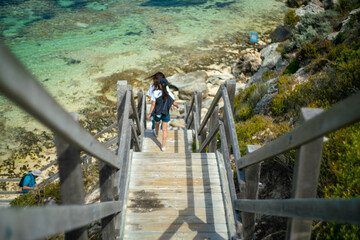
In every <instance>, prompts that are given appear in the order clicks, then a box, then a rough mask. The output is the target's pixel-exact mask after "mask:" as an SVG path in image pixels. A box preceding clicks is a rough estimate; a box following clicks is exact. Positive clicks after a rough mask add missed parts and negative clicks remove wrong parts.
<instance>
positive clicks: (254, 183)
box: [241, 145, 260, 240]
mask: <svg viewBox="0 0 360 240" xmlns="http://www.w3.org/2000/svg"><path fill="white" fill-rule="evenodd" d="M246 148H247V154H249V153H251V152H254V151H255V150H257V149H259V148H260V146H258V145H247V147H246ZM259 179H260V163H258V164H254V165H252V166H249V167H247V168H245V194H244V198H245V199H257V196H258V188H259ZM241 215H242V227H243V236H244V239H245V240H251V239H254V231H255V213H248V212H242V213H241Z"/></svg>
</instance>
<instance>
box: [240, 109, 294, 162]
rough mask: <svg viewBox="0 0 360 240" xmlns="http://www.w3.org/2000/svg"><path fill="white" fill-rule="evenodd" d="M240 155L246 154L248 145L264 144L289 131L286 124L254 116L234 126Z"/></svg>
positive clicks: (266, 117) (269, 118)
mask: <svg viewBox="0 0 360 240" xmlns="http://www.w3.org/2000/svg"><path fill="white" fill-rule="evenodd" d="M235 128H236V134H237V137H238V142H239V147H240V151H241V155H245V154H246V146H247V145H249V144H264V143H266V142H269V141H271V140H273V139H275V138H277V137H279V136H280V135H282V134H284V133H285V132H287V131H289V126H288V124H287V123H285V122H284V123H278V124H276V123H274V119H273V118H271V117H268V116H260V115H255V116H253V117H252V118H250V119H248V120H247V121H244V122H239V123H237V124H236V125H235Z"/></svg>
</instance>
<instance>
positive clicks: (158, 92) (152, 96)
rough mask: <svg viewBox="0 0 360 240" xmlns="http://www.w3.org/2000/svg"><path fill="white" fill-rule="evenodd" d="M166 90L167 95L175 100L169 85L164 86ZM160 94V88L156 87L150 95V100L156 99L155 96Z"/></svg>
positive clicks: (157, 96)
mask: <svg viewBox="0 0 360 240" xmlns="http://www.w3.org/2000/svg"><path fill="white" fill-rule="evenodd" d="M166 90H167V92H168V93H169V96H170V97H171V98H172V99H173V100H174V101H175V96H174V94H173V93H172V92H170V90H169V87H168V86H166ZM161 96H162V90H161V89H158V90H155V91H153V94H152V95H151V101H156V99H157V98H159V97H161Z"/></svg>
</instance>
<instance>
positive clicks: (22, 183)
mask: <svg viewBox="0 0 360 240" xmlns="http://www.w3.org/2000/svg"><path fill="white" fill-rule="evenodd" d="M29 174H30V173H27V174H24V175H23V176H22V178H21V179H20V182H19V184H18V185H19V187H23V186H24V179H25V177H26V176H27V175H29ZM30 177H31V176H30Z"/></svg>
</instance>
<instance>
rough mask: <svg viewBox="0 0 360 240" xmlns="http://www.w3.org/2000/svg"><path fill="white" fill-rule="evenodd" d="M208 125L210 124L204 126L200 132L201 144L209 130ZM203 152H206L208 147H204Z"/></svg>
mask: <svg viewBox="0 0 360 240" xmlns="http://www.w3.org/2000/svg"><path fill="white" fill-rule="evenodd" d="M208 125H209V124H206V125H205V127H204V128H203V130H202V131H201V133H200V146H201V144H202V143H203V142H204V141H205V140H206V133H207V131H208ZM201 152H202V153H206V148H204V149H203V150H202V151H201Z"/></svg>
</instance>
